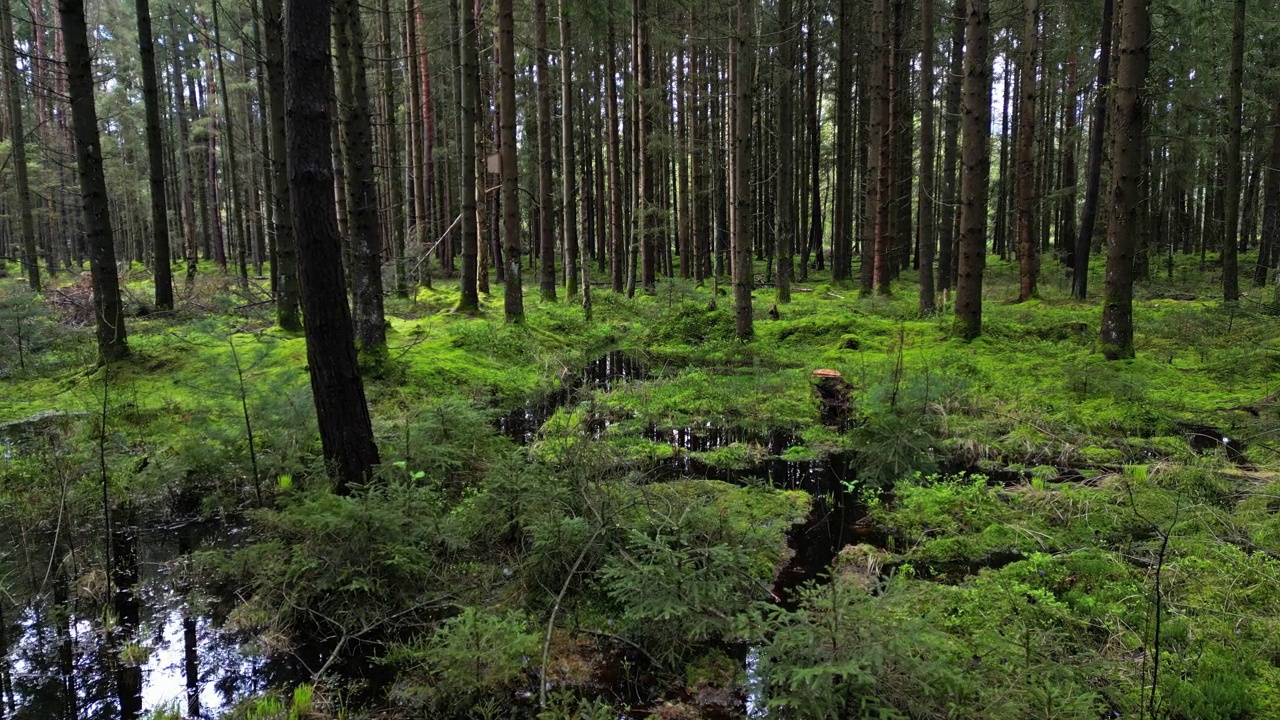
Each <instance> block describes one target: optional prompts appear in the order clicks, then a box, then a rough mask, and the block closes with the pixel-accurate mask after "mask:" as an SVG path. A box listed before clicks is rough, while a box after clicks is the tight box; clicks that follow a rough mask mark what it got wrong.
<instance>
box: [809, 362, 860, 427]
mask: <svg viewBox="0 0 1280 720" xmlns="http://www.w3.org/2000/svg"><path fill="white" fill-rule="evenodd" d="M813 379H814V391H815V392H817V393H818V399H819V400H821V401H822V412H821V417H822V423H823V424H824V425H844V424H845V423H846V422H848V420H849V414H850V411H851V410H852V408H853V398H852V396H853V385H851V384H850V383H849V381H848V380H845V379H844V376H843V375H841V374H840V371H839V370H832V369H830V368H819V369H817V370H814V371H813Z"/></svg>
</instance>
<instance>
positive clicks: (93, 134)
mask: <svg viewBox="0 0 1280 720" xmlns="http://www.w3.org/2000/svg"><path fill="white" fill-rule="evenodd" d="M58 16H59V17H60V18H61V21H62V39H63V46H64V51H65V53H66V60H67V85H68V87H67V90H68V94H69V96H70V100H71V123H72V128H73V131H74V133H75V145H76V168H77V171H78V175H79V177H80V199H81V204H82V206H83V208H84V231H85V237H86V240H87V241H88V249H89V272H90V275H91V276H92V279H93V309H94V316H95V319H96V320H97V338H98V362H99V363H109V362H113V361H116V360H121V359H123V358H125V357H128V355H129V345H128V333H127V332H126V330H125V325H124V303H122V302H121V301H120V278H119V276H118V275H117V272H116V249H115V238H114V237H113V236H112V232H111V210H110V205H109V202H108V200H107V181H106V176H105V174H104V173H103V168H102V145H101V143H100V141H99V138H98V109H97V106H96V104H95V101H94V83H93V61H92V59H91V57H90V55H89V36H88V28H87V27H86V25H85V17H84V1H83V0H58ZM6 42H7V41H6Z"/></svg>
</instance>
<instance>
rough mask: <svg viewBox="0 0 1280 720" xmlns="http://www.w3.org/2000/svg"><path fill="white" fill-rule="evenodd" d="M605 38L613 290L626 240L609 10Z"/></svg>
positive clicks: (618, 285)
mask: <svg viewBox="0 0 1280 720" xmlns="http://www.w3.org/2000/svg"><path fill="white" fill-rule="evenodd" d="M608 22H609V26H608V41H607V42H606V46H605V75H606V76H607V78H606V84H607V85H608V86H609V94H608V98H606V100H605V102H607V103H608V107H607V110H608V123H609V131H608V133H607V135H608V138H607V140H608V143H609V150H608V157H609V238H610V242H609V247H610V251H609V260H610V269H611V270H612V272H611V279H612V281H613V291H614V292H616V293H620V292H622V290H623V286H624V283H625V279H624V275H625V264H626V263H625V262H624V257H625V255H626V242H625V239H624V237H625V236H624V235H623V229H622V228H623V222H622V202H623V200H622V197H623V195H622V159H621V158H620V157H619V156H620V155H621V151H620V145H621V141H620V139H619V137H618V120H619V118H618V69H617V59H616V58H617V55H618V43H617V39H616V37H615V35H614V29H613V14H612V13H610V15H609V21H608Z"/></svg>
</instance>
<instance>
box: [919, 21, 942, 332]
mask: <svg viewBox="0 0 1280 720" xmlns="http://www.w3.org/2000/svg"><path fill="white" fill-rule="evenodd" d="M933 23H934V12H933V0H920V49H921V53H920V193H919V196H918V198H919V199H918V200H917V201H916V203H917V208H918V212H919V217H920V221H919V227H920V235H919V244H920V314H921V315H932V314H933V312H934V310H935V309H936V301H935V299H934V294H933V287H934V281H933V258H934V249H935V248H936V246H937V243H938V239H937V226H936V224H935V219H934V210H933V193H934V184H935V178H934V172H933V161H934V157H933V155H934V140H933V56H934V51H935V49H936V48H935V47H934V45H935V43H934V40H933Z"/></svg>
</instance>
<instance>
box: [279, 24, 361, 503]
mask: <svg viewBox="0 0 1280 720" xmlns="http://www.w3.org/2000/svg"><path fill="white" fill-rule="evenodd" d="M331 11H332V7H331V5H330V0H286V5H285V22H286V27H285V33H284V36H285V37H286V38H287V39H288V48H287V54H286V56H285V103H286V110H285V113H286V134H287V136H288V145H289V147H288V166H289V192H290V193H291V200H292V206H293V226H294V229H295V231H296V232H297V238H298V250H299V252H298V261H299V262H298V270H299V275H300V277H301V279H302V303H303V308H304V312H305V314H306V335H307V365H308V367H309V369H310V374H311V391H312V396H313V398H314V400H315V405H316V420H317V423H318V424H319V426H320V442H321V446H322V447H323V449H324V457H325V461H326V463H327V464H328V465H329V469H330V471H331V472H332V473H333V475H334V479H335V491H336V492H338V493H339V494H345V493H346V492H348V491H349V490H350V488H351V486H352V485H354V484H358V483H364V482H367V481H369V480H370V479H371V478H372V475H373V468H374V466H375V465H377V464H378V448H377V445H375V444H374V440H373V427H372V423H371V422H370V419H369V406H368V404H367V403H366V401H365V395H364V383H363V382H362V381H361V378H360V368H359V365H358V363H357V362H356V348H355V335H354V332H353V331H352V324H351V315H350V313H349V311H348V309H347V302H346V290H345V282H344V281H343V277H342V242H341V239H340V238H339V237H338V216H337V206H336V199H335V197H334V193H333V187H334V180H333V165H332V162H333V160H332V159H333V150H332V148H330V147H329V143H330V138H331V133H330V128H331V127H332V125H333V121H332V111H333V110H332V106H331V102H332V98H333V73H332V69H331V67H330V62H329V43H330V22H331Z"/></svg>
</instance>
